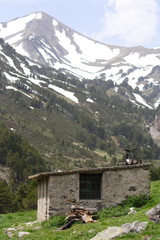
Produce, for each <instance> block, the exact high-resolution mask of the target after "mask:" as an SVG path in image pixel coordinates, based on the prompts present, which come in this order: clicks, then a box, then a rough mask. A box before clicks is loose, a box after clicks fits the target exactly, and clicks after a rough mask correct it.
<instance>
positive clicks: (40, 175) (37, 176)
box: [28, 163, 150, 179]
mask: <svg viewBox="0 0 160 240" xmlns="http://www.w3.org/2000/svg"><path fill="white" fill-rule="evenodd" d="M144 167H145V168H147V169H149V167H150V164H149V163H143V164H133V165H120V166H113V167H101V168H87V169H85V168H81V169H75V170H65V171H57V172H41V173H37V174H35V175H32V176H29V177H28V179H40V178H46V177H49V176H60V175H69V174H76V173H103V172H105V171H113V170H115V171H116V170H121V169H130V168H144Z"/></svg>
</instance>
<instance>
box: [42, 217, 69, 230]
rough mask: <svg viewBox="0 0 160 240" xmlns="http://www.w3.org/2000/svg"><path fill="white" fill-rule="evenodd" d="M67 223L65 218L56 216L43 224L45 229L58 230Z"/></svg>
mask: <svg viewBox="0 0 160 240" xmlns="http://www.w3.org/2000/svg"><path fill="white" fill-rule="evenodd" d="M65 223H66V220H65V216H60V215H55V216H53V217H51V218H50V219H49V220H48V221H45V222H43V223H42V226H43V227H46V228H51V227H53V228H58V227H61V226H63V225H64V224H65Z"/></svg>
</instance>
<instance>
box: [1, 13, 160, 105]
mask: <svg viewBox="0 0 160 240" xmlns="http://www.w3.org/2000/svg"><path fill="white" fill-rule="evenodd" d="M0 36H1V37H2V38H3V39H4V40H5V41H6V42H8V43H9V44H10V45H12V46H13V47H14V48H15V49H16V51H17V52H19V53H21V54H22V55H24V56H26V57H29V58H30V59H32V60H34V61H35V62H36V63H39V64H42V65H44V66H47V67H54V68H55V69H64V70H65V72H70V73H73V74H74V75H76V76H78V77H79V78H81V79H83V78H88V79H95V78H99V77H101V78H102V79H104V80H110V79H111V80H112V81H113V82H114V83H116V84H118V85H119V84H121V83H122V82H127V83H128V84H129V85H130V86H131V87H132V88H133V89H135V88H136V87H138V89H139V90H140V91H142V93H143V94H144V95H145V96H146V97H147V98H148V99H149V101H151V103H152V104H153V106H154V107H157V106H158V105H159V102H160V94H159V92H160V91H159V71H160V69H159V65H160V48H157V49H146V48H143V47H141V46H138V47H134V48H127V47H119V46H111V45H106V44H103V43H100V42H97V41H94V40H92V39H89V38H87V37H85V36H84V35H82V34H80V33H78V32H76V31H74V30H73V29H71V28H69V27H68V26H66V25H64V24H62V23H60V22H59V21H57V20H56V19H54V18H53V17H51V16H49V15H47V14H46V13H43V12H36V13H32V14H30V15H27V16H24V17H21V18H17V19H14V20H12V21H9V22H6V23H1V24H0Z"/></svg>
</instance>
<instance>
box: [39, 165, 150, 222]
mask: <svg viewBox="0 0 160 240" xmlns="http://www.w3.org/2000/svg"><path fill="white" fill-rule="evenodd" d="M97 172H98V173H101V174H102V182H101V199H99V200H81V199H79V176H80V174H81V173H84V172H83V171H75V172H74V171H73V172H65V173H63V172H62V173H59V174H58V173H57V174H50V176H48V183H47V184H45V183H44V182H45V180H44V179H45V178H43V181H40V180H39V183H40V184H39V189H40V188H41V189H42V191H43V189H44V191H46V187H45V186H47V188H48V193H46V195H45V194H43V193H42V192H41V191H39V192H41V194H40V193H39V200H38V201H39V202H38V205H39V206H38V212H39V211H41V213H39V215H38V216H39V217H38V220H44V219H46V218H47V219H48V218H49V217H51V216H52V215H56V214H66V212H68V211H69V210H70V207H71V206H72V205H81V206H84V207H96V208H97V209H98V210H100V209H102V208H104V207H108V206H114V205H117V204H118V203H120V202H122V201H123V200H124V199H125V197H126V196H134V195H141V194H144V195H149V193H150V177H149V176H150V172H149V166H147V165H145V164H144V165H143V164H142V165H140V166H135V167H134V166H131V167H126V166H124V167H113V168H106V169H97ZM97 172H95V170H94V171H92V170H88V173H97ZM85 173H87V171H85ZM46 182H47V178H46ZM42 185H43V186H42ZM44 207H45V210H44ZM42 215H43V216H42Z"/></svg>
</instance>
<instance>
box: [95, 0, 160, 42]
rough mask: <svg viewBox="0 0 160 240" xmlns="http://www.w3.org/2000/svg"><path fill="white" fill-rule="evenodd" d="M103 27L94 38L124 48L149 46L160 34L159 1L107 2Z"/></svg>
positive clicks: (128, 0)
mask: <svg viewBox="0 0 160 240" xmlns="http://www.w3.org/2000/svg"><path fill="white" fill-rule="evenodd" d="M105 7H106V12H105V16H104V18H103V20H102V24H103V27H102V29H101V31H100V32H99V33H96V34H94V36H93V37H94V38H96V39H98V40H100V41H105V42H107V40H108V43H109V41H110V42H112V43H113V44H116V43H117V44H118V43H119V44H120V45H124V46H135V45H147V44H150V43H151V41H153V39H154V38H155V36H156V34H157V32H158V30H157V29H158V22H159V20H160V18H159V6H158V2H157V0H106V6H105Z"/></svg>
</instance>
